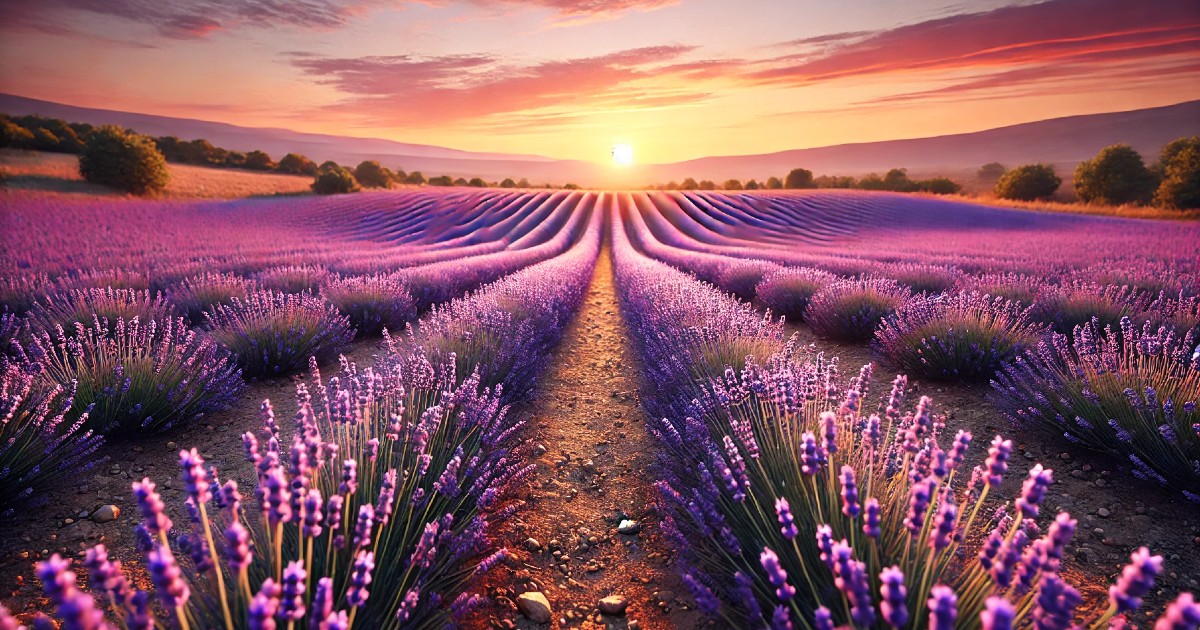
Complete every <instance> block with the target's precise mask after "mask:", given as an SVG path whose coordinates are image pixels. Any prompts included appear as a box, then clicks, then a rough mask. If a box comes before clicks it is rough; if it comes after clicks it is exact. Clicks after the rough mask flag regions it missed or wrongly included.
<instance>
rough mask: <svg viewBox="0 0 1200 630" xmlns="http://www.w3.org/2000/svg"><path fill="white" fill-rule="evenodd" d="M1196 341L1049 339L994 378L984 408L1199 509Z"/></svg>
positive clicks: (1155, 333) (1189, 336)
mask: <svg viewBox="0 0 1200 630" xmlns="http://www.w3.org/2000/svg"><path fill="white" fill-rule="evenodd" d="M1198 345H1200V336H1198V334H1197V333H1196V331H1194V330H1193V331H1189V332H1188V333H1186V334H1185V335H1182V336H1181V335H1180V334H1179V333H1177V332H1175V331H1174V330H1173V329H1171V328H1165V327H1164V328H1159V329H1157V330H1156V329H1154V328H1153V327H1152V326H1151V325H1150V324H1149V323H1145V324H1143V325H1142V327H1141V328H1138V327H1137V326H1135V325H1134V324H1133V322H1131V321H1130V320H1129V319H1128V318H1126V319H1123V320H1121V323H1120V327H1119V328H1117V329H1113V328H1111V327H1104V328H1101V326H1100V325H1099V322H1098V321H1094V322H1092V323H1090V324H1087V325H1085V326H1079V327H1077V328H1076V329H1075V333H1074V336H1073V338H1071V339H1068V338H1067V337H1066V336H1065V335H1059V334H1055V335H1053V336H1052V338H1050V339H1048V340H1045V341H1043V342H1042V343H1040V344H1039V345H1038V347H1037V349H1036V350H1035V351H1032V352H1029V353H1027V354H1025V355H1023V356H1021V357H1018V358H1017V359H1016V360H1015V361H1014V362H1013V363H1012V364H1010V365H1008V366H1006V367H1005V368H1004V369H1002V370H1001V371H1000V372H999V373H998V374H997V375H996V378H995V380H994V381H993V383H992V385H993V388H994V390H995V391H994V396H993V397H992V401H993V403H994V404H995V405H996V407H997V408H998V409H1000V410H1001V411H1002V412H1003V413H1004V414H1005V415H1007V416H1008V417H1009V418H1011V419H1012V420H1013V421H1015V422H1017V423H1019V424H1022V425H1033V426H1036V427H1039V428H1041V429H1043V430H1045V431H1046V432H1047V433H1050V434H1053V435H1056V436H1062V437H1064V438H1066V439H1067V440H1068V441H1070V442H1073V443H1077V444H1081V445H1083V446H1086V447H1088V448H1091V449H1094V450H1096V451H1098V452H1101V453H1107V454H1115V455H1116V456H1117V457H1119V458H1121V459H1122V460H1124V463H1125V464H1127V465H1129V466H1131V467H1132V470H1133V474H1134V475H1136V476H1138V477H1140V478H1142V479H1147V480H1150V481H1153V482H1155V483H1158V484H1160V485H1163V486H1169V487H1172V488H1175V489H1177V490H1179V491H1181V492H1182V493H1183V494H1184V496H1186V497H1187V498H1188V499H1189V500H1191V501H1193V502H1196V503H1200V492H1198V491H1197V484H1200V413H1197V410H1196V403H1197V401H1200V353H1197V352H1196V348H1197V346H1198Z"/></svg>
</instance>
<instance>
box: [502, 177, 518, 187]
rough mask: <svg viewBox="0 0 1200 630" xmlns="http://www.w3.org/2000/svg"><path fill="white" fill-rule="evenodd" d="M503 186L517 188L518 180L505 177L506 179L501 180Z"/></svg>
mask: <svg viewBox="0 0 1200 630" xmlns="http://www.w3.org/2000/svg"><path fill="white" fill-rule="evenodd" d="M500 187H501V188H516V187H517V182H514V181H513V180H512V178H511V177H505V178H504V181H502V182H500Z"/></svg>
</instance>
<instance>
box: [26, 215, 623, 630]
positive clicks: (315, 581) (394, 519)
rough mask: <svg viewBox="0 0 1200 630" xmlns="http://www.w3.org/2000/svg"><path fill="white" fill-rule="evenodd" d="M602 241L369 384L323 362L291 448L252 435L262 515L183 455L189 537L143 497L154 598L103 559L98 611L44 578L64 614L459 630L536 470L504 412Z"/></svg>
mask: <svg viewBox="0 0 1200 630" xmlns="http://www.w3.org/2000/svg"><path fill="white" fill-rule="evenodd" d="M600 228H601V223H600V214H599V213H597V214H596V215H594V216H593V217H592V218H591V220H590V221H589V224H588V228H587V230H586V232H585V233H584V234H582V235H581V237H580V238H579V239H578V240H577V241H576V242H575V243H574V244H573V245H572V246H571V248H570V249H569V250H568V251H567V252H566V253H565V254H563V255H561V256H558V257H556V258H553V259H551V260H548V261H546V262H543V263H540V264H538V265H535V266H533V267H530V268H528V269H526V270H524V271H521V272H518V273H516V274H513V275H511V276H508V277H506V278H505V279H503V280H501V281H499V282H497V283H495V284H492V285H489V286H487V287H485V288H483V289H481V290H480V291H478V292H476V293H474V294H471V295H469V296H466V297H464V298H462V299H460V300H456V301H455V302H453V303H452V304H450V305H448V306H447V307H445V308H444V309H437V310H435V311H434V312H433V313H431V314H430V315H429V316H428V317H427V318H426V320H425V321H424V322H422V324H421V325H420V326H418V327H416V329H415V331H413V332H412V333H411V335H410V338H409V339H408V340H407V341H406V342H405V343H400V342H397V343H392V344H390V345H391V348H392V352H390V353H389V355H388V356H387V357H386V358H385V359H384V360H383V361H381V363H380V364H379V365H377V366H376V367H374V368H368V369H364V370H359V369H358V368H357V367H356V366H355V365H353V364H351V363H349V362H347V361H346V360H345V359H343V360H342V363H341V370H340V372H339V373H338V374H337V375H336V376H333V377H330V378H328V379H324V378H322V376H321V374H320V373H319V371H318V370H317V367H316V363H315V361H314V362H313V363H312V366H311V372H312V375H311V379H310V382H309V383H307V384H302V385H299V386H298V387H297V396H296V403H297V406H298V408H299V409H298V411H297V413H296V415H295V423H294V425H295V426H294V428H293V431H292V437H291V447H290V448H289V449H286V450H285V449H284V448H282V446H281V442H282V441H283V440H282V437H281V436H282V435H283V433H282V432H281V431H280V428H279V426H278V424H277V422H276V420H275V413H274V409H273V407H272V405H271V403H270V402H269V401H264V403H263V427H262V429H261V430H260V431H259V432H257V433H247V434H246V435H245V436H243V440H244V443H245V446H246V454H247V457H248V458H249V460H250V461H251V462H252V463H253V464H254V466H255V468H256V470H257V471H258V484H257V488H256V489H255V491H254V493H253V498H254V501H253V503H254V504H255V505H250V504H249V503H246V504H243V499H244V497H243V495H242V491H241V490H240V489H239V488H238V486H237V484H236V482H233V481H226V482H225V483H224V484H221V483H220V481H219V479H218V476H217V471H216V470H215V469H213V468H212V467H211V466H208V465H207V464H206V462H204V461H203V460H202V459H201V458H200V457H199V456H198V455H197V453H196V451H195V450H194V449H193V450H190V451H186V450H185V451H181V452H180V463H181V467H182V471H183V479H184V483H185V485H186V487H187V490H188V495H189V496H188V502H187V503H188V506H187V507H188V514H189V519H188V520H189V522H188V523H186V524H183V525H177V524H174V523H172V522H171V521H170V519H169V517H168V516H167V515H166V513H165V511H164V506H163V504H162V501H161V498H160V497H159V496H158V494H157V492H156V490H155V486H154V484H153V482H151V481H150V480H149V479H144V480H142V481H141V482H137V483H135V484H134V496H135V498H136V499H137V503H138V506H139V508H140V511H141V513H142V516H143V522H142V523H141V524H139V526H138V535H139V537H140V539H141V540H142V541H143V542H142V545H143V550H144V551H145V553H146V563H147V565H148V567H149V569H150V573H151V577H152V581H153V583H154V587H155V592H154V593H147V592H144V591H139V590H137V589H135V588H134V587H133V586H132V585H130V584H129V583H128V582H127V581H126V579H125V578H124V577H123V575H122V573H121V570H120V564H119V562H118V561H116V560H114V559H112V558H109V557H108V554H107V551H106V550H105V549H104V548H103V546H98V547H96V548H94V549H92V550H91V551H89V552H88V555H87V558H86V560H85V562H84V566H85V567H86V568H87V570H88V572H89V577H90V579H91V581H92V582H93V583H94V584H97V585H99V588H100V590H101V593H102V597H101V598H100V599H99V600H97V599H95V598H93V597H92V596H91V595H88V594H86V593H83V592H82V591H81V590H79V589H78V588H77V587H76V586H75V575H74V573H73V572H72V571H71V570H70V567H69V563H68V562H66V561H64V560H62V559H61V558H59V557H58V556H54V557H52V558H51V559H50V560H48V561H46V562H43V563H39V565H38V575H39V577H40V578H41V580H42V582H43V584H44V586H45V589H46V593H47V595H48V597H49V598H50V599H51V600H52V602H53V603H54V604H55V605H56V607H57V611H58V614H59V615H60V616H62V617H63V619H64V621H65V622H67V623H68V625H69V626H70V627H76V628H101V627H109V626H108V625H107V624H106V622H105V621H104V617H103V614H104V612H105V611H104V609H105V608H107V609H108V612H109V613H110V614H112V615H114V616H115V617H116V618H117V619H118V620H119V621H120V622H121V624H122V625H124V626H125V627H129V628H149V627H153V625H154V620H155V616H156V615H166V616H167V617H168V618H171V619H172V620H173V623H175V624H177V625H179V626H180V627H183V628H193V627H205V628H208V627H227V628H234V627H268V626H269V627H274V625H275V624H283V623H288V624H289V625H292V624H299V626H300V627H310V628H348V627H350V626H351V625H353V624H357V625H358V626H359V627H372V628H374V627H380V628H383V627H388V628H416V627H434V626H438V625H443V624H449V625H451V626H456V625H458V624H460V623H461V622H462V620H463V619H464V618H465V616H466V615H468V614H469V613H470V611H471V610H473V609H474V608H476V607H478V606H480V605H482V604H483V603H485V600H484V599H483V598H482V597H480V596H478V595H474V594H470V593H465V592H464V590H463V589H464V587H465V586H466V584H467V583H468V582H469V580H471V579H472V578H473V577H475V576H477V575H479V574H482V573H485V572H487V571H488V570H490V569H491V568H492V567H493V566H495V565H496V564H497V563H500V562H502V561H503V560H504V558H505V556H506V554H507V552H506V551H505V550H504V549H498V550H497V549H495V548H494V545H493V543H492V542H491V541H490V540H489V538H488V530H489V523H492V522H496V521H500V520H503V519H505V518H508V517H509V516H510V515H511V513H512V511H513V510H514V509H515V507H516V506H515V505H514V504H510V503H509V502H507V501H506V498H507V497H508V490H509V488H510V487H511V486H512V485H513V484H515V483H518V482H519V481H520V480H521V479H523V478H524V477H525V476H527V475H528V474H529V472H530V467H529V466H527V465H525V464H524V463H523V457H522V454H521V453H520V451H519V450H518V449H516V448H515V446H516V444H517V437H518V434H519V431H520V429H521V427H522V423H521V422H518V421H516V420H515V419H513V418H512V417H510V416H509V415H508V406H509V404H511V403H512V402H516V401H518V400H521V398H522V397H523V396H524V395H525V394H526V393H527V392H528V391H529V390H530V388H531V386H532V383H533V381H534V379H536V376H537V374H538V372H539V370H540V368H541V367H542V366H543V365H544V363H545V360H546V355H547V354H548V353H549V351H550V350H551V348H552V346H553V344H554V343H555V342H556V341H557V339H558V338H559V336H561V333H562V330H563V328H564V327H565V325H566V323H567V321H568V319H569V317H570V316H571V314H572V313H573V312H575V311H576V310H577V308H578V306H579V304H580V302H581V301H582V296H583V293H584V289H585V288H586V286H587V283H588V281H589V280H590V278H591V275H592V269H593V265H594V263H595V258H596V256H597V253H598V250H599V245H600ZM476 333H484V334H476ZM528 335H532V337H529V338H528V339H524V340H523V341H518V342H517V343H509V342H508V341H507V340H510V339H522V338H523V337H524V336H528ZM156 608H157V609H158V610H157V611H156V610H155V609H156ZM160 611H161V612H160Z"/></svg>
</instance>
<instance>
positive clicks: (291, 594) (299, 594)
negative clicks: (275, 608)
mask: <svg viewBox="0 0 1200 630" xmlns="http://www.w3.org/2000/svg"><path fill="white" fill-rule="evenodd" d="M306 578H307V573H306V572H305V571H304V563H303V562H301V561H299V560H293V561H292V562H289V563H288V565H287V568H286V569H284V570H283V599H282V600H281V606H280V613H282V616H283V618H285V619H290V620H292V621H299V620H300V619H301V618H302V617H304V582H305V579H306Z"/></svg>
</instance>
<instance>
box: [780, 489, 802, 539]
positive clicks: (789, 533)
mask: <svg viewBox="0 0 1200 630" xmlns="http://www.w3.org/2000/svg"><path fill="white" fill-rule="evenodd" d="M775 516H776V517H777V518H778V519H779V531H780V532H781V533H782V534H783V537H784V538H786V539H788V540H792V539H794V538H795V537H796V535H797V534H798V533H799V531H798V530H797V529H796V523H795V521H794V520H793V519H792V508H791V506H789V505H788V501H787V498H786V497H779V498H778V499H775Z"/></svg>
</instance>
